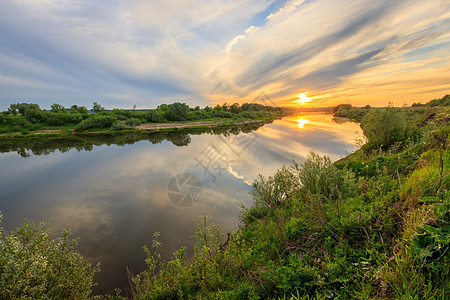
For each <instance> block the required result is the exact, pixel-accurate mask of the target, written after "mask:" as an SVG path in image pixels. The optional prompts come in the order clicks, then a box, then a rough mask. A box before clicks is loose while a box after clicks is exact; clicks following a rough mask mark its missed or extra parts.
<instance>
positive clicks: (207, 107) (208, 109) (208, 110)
mask: <svg viewBox="0 0 450 300" xmlns="http://www.w3.org/2000/svg"><path fill="white" fill-rule="evenodd" d="M204 110H205V111H206V112H211V110H212V108H211V106H205V108H204Z"/></svg>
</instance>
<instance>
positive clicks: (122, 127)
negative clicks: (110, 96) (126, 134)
mask: <svg viewBox="0 0 450 300" xmlns="http://www.w3.org/2000/svg"><path fill="white" fill-rule="evenodd" d="M127 129H131V127H130V126H128V125H126V124H125V123H122V122H115V123H114V124H112V126H111V128H110V130H112V131H121V130H127Z"/></svg>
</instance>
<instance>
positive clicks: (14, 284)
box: [0, 222, 98, 299]
mask: <svg viewBox="0 0 450 300" xmlns="http://www.w3.org/2000/svg"><path fill="white" fill-rule="evenodd" d="M76 246H77V242H76V240H73V239H71V237H70V231H68V230H64V231H63V232H62V234H61V236H59V237H57V238H51V235H50V232H49V229H48V227H47V226H46V225H44V224H39V225H35V224H33V223H30V222H26V223H25V224H23V225H21V226H20V227H19V228H17V229H16V231H15V232H11V233H6V232H5V231H4V230H3V229H1V231H0V277H1V280H0V286H1V288H0V298H2V299H19V298H20V299H22V298H26V299H88V298H89V296H90V293H91V289H92V287H93V286H94V284H93V277H94V274H95V273H96V272H97V271H98V267H95V268H92V266H91V264H90V263H88V262H87V261H86V260H85V259H83V258H82V256H81V255H80V254H79V253H78V252H77V251H76Z"/></svg>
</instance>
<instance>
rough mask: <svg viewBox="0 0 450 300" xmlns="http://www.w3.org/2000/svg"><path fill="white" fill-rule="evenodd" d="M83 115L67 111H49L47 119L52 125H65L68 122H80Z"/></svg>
mask: <svg viewBox="0 0 450 300" xmlns="http://www.w3.org/2000/svg"><path fill="white" fill-rule="evenodd" d="M82 119H83V117H82V116H81V114H79V113H77V114H68V113H67V111H66V112H65V113H63V112H57V113H54V112H49V113H47V116H46V120H47V123H48V124H49V125H52V126H63V125H68V124H78V123H80V122H81V120H82Z"/></svg>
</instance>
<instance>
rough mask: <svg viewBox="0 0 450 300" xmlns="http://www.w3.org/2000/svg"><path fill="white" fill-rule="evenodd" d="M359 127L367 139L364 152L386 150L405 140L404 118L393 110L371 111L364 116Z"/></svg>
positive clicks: (391, 108)
mask: <svg viewBox="0 0 450 300" xmlns="http://www.w3.org/2000/svg"><path fill="white" fill-rule="evenodd" d="M361 127H362V129H363V131H364V135H365V136H366V137H367V139H368V143H367V145H366V146H365V149H366V150H373V149H378V148H382V149H388V148H389V147H391V146H392V145H393V144H394V143H396V142H400V141H402V140H405V139H406V130H407V129H406V121H405V118H404V117H402V116H401V114H400V113H397V111H396V110H395V108H393V107H387V108H383V109H376V110H375V109H372V110H370V111H369V113H368V114H367V115H366V116H364V118H363V120H362V122H361Z"/></svg>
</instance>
